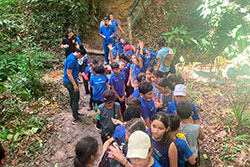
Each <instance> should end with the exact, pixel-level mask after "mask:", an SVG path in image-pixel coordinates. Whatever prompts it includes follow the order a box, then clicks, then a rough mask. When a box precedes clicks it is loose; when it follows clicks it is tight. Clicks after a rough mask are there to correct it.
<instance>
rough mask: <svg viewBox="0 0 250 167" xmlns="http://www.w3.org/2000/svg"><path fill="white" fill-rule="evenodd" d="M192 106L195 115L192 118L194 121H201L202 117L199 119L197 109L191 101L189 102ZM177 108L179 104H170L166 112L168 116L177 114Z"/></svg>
mask: <svg viewBox="0 0 250 167" xmlns="http://www.w3.org/2000/svg"><path fill="white" fill-rule="evenodd" d="M188 102H189V103H190V104H191V105H192V108H193V115H192V118H193V120H194V121H195V120H200V117H199V114H198V112H197V110H196V108H195V105H194V104H193V103H191V102H190V101H188ZM176 106H177V103H176V101H174V102H172V103H170V104H169V105H168V110H167V111H166V113H167V114H176Z"/></svg>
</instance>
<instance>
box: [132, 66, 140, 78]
mask: <svg viewBox="0 0 250 167" xmlns="http://www.w3.org/2000/svg"><path fill="white" fill-rule="evenodd" d="M131 67H132V81H133V82H135V80H136V74H137V73H139V72H141V69H140V67H139V66H137V65H135V64H132V65H131Z"/></svg>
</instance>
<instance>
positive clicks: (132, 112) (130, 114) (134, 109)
mask: <svg viewBox="0 0 250 167" xmlns="http://www.w3.org/2000/svg"><path fill="white" fill-rule="evenodd" d="M141 114H142V107H141V105H131V106H128V107H127V108H126V111H125V112H124V121H129V120H131V119H132V118H140V117H141Z"/></svg>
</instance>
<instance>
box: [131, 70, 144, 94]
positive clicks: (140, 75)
mask: <svg viewBox="0 0 250 167" xmlns="http://www.w3.org/2000/svg"><path fill="white" fill-rule="evenodd" d="M145 80H146V75H145V73H143V72H139V73H137V74H136V80H135V84H134V85H135V90H134V92H133V94H132V97H137V98H139V97H140V92H139V89H138V84H139V83H141V82H142V81H145Z"/></svg>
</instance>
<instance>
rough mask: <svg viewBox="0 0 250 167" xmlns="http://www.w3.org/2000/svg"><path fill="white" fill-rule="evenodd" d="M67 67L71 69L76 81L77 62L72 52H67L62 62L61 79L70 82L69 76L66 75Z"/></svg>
mask: <svg viewBox="0 0 250 167" xmlns="http://www.w3.org/2000/svg"><path fill="white" fill-rule="evenodd" d="M67 69H70V70H72V75H73V78H74V80H75V82H77V78H78V75H79V64H78V62H77V58H76V57H75V56H74V54H73V53H71V54H69V56H68V57H67V58H66V60H65V63H64V76H63V81H64V82H67V83H70V80H69V77H68V75H67Z"/></svg>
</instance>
